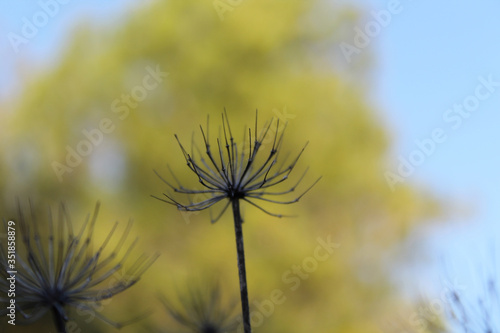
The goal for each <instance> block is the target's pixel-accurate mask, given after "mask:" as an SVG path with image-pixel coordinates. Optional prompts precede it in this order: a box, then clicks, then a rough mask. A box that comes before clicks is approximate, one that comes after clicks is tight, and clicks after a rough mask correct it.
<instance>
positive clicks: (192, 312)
mask: <svg viewBox="0 0 500 333" xmlns="http://www.w3.org/2000/svg"><path fill="white" fill-rule="evenodd" d="M178 298H179V302H178V303H180V304H179V305H178V306H175V305H174V304H173V303H172V302H170V301H168V300H167V299H166V298H165V297H160V300H161V301H162V303H163V305H164V306H165V309H166V310H167V312H168V313H169V314H170V316H171V317H172V318H174V319H175V321H176V322H177V323H179V324H180V326H182V327H184V328H185V332H192V333H231V332H236V328H237V326H238V320H237V319H238V317H237V316H234V315H233V313H234V304H227V305H225V304H223V301H222V298H221V293H220V287H219V284H216V283H213V284H210V285H208V286H207V287H205V288H196V287H189V289H188V290H187V292H186V294H184V295H182V294H180V293H179V295H178Z"/></svg>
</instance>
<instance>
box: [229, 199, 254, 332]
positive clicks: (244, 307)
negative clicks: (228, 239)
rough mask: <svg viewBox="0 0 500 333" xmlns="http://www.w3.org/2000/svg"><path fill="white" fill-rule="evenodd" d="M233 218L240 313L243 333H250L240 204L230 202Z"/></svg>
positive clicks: (235, 200) (233, 201)
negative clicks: (241, 314)
mask: <svg viewBox="0 0 500 333" xmlns="http://www.w3.org/2000/svg"><path fill="white" fill-rule="evenodd" d="M232 204H233V207H232V208H233V216H234V232H235V236H236V252H237V254H238V273H239V276H240V297H241V311H242V313H243V327H244V332H245V333H251V332H252V328H251V327H250V306H249V304H248V288H247V273H246V268H245V249H244V247H243V229H242V227H241V223H242V222H243V221H242V220H241V214H240V202H239V200H238V199H234V200H232Z"/></svg>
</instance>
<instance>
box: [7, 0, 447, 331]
mask: <svg viewBox="0 0 500 333" xmlns="http://www.w3.org/2000/svg"><path fill="white" fill-rule="evenodd" d="M351 19H352V13H351V11H350V10H346V11H344V10H343V9H342V8H341V7H338V6H333V5H331V4H330V5H326V4H325V2H322V1H291V2H287V3H286V4H285V3H283V2H281V1H274V0H273V1H269V0H267V1H264V0H259V1H257V0H255V1H242V2H241V3H240V5H239V6H236V7H233V10H232V11H227V12H225V13H224V20H223V21H221V20H220V17H219V15H218V13H217V11H216V10H215V9H214V7H213V5H212V3H211V2H210V1H206V2H199V1H194V0H191V1H188V0H184V1H162V2H154V3H153V4H151V5H150V6H145V7H143V8H141V9H139V10H138V11H136V12H134V13H131V14H130V16H129V17H128V18H127V19H126V20H125V21H124V22H123V23H121V24H119V25H118V26H117V27H115V28H113V29H109V28H103V27H100V26H96V25H95V24H93V23H90V22H88V23H86V24H82V25H81V26H80V27H79V28H78V30H77V31H75V33H74V34H73V36H72V38H71V40H70V41H68V47H67V49H66V51H65V52H64V54H62V55H61V57H60V60H59V61H58V62H57V64H56V65H54V67H53V68H51V69H50V70H48V71H46V73H44V74H40V75H36V76H34V77H32V78H29V80H27V81H26V83H25V89H24V91H23V93H22V95H21V96H20V97H19V100H18V101H16V103H15V105H16V106H15V112H12V113H11V117H9V119H7V123H6V126H5V127H6V133H4V134H2V135H3V136H5V137H6V138H7V139H6V140H8V142H9V144H8V145H7V144H6V143H5V141H4V142H3V143H2V151H3V154H2V155H3V158H4V159H5V160H8V163H6V164H5V166H3V165H2V166H1V167H0V172H1V173H2V177H0V179H2V180H1V181H2V182H5V186H2V189H4V190H3V196H4V198H5V200H4V202H5V203H4V206H5V207H3V208H4V209H5V210H7V211H8V209H9V208H8V206H9V205H11V204H13V203H14V196H16V195H18V196H21V197H25V196H30V197H32V198H33V199H34V200H39V201H48V202H57V201H58V200H60V199H64V200H66V201H67V202H68V205H69V206H70V208H74V209H72V210H74V211H75V213H78V210H81V211H84V210H85V209H86V208H87V207H88V206H89V205H91V204H92V203H93V202H95V200H96V199H99V200H101V202H102V203H103V206H104V207H106V209H105V212H102V214H103V216H104V217H103V219H105V218H106V217H108V218H110V219H111V218H112V219H115V218H116V217H117V216H118V217H119V220H121V221H126V220H127V219H128V218H129V217H130V218H133V219H134V220H135V221H136V223H135V227H134V229H135V230H136V231H137V233H138V234H139V235H140V237H141V239H146V240H147V241H148V243H149V248H148V246H146V247H143V250H144V251H145V252H148V251H149V252H151V253H152V252H154V251H156V250H160V251H161V252H162V256H161V257H160V258H159V259H158V260H157V261H156V263H155V265H153V266H152V267H151V268H150V270H149V271H148V272H147V274H145V276H144V277H143V279H147V283H144V282H145V281H141V282H140V283H139V286H140V287H137V288H132V289H135V290H130V294H131V295H132V296H131V297H129V298H127V299H126V300H124V301H120V302H116V303H113V306H108V307H106V309H104V311H105V313H106V315H107V316H108V317H112V319H113V320H116V321H120V320H121V319H127V316H128V314H127V313H128V311H133V312H134V311H136V309H137V306H138V304H140V305H139V307H140V308H141V309H148V308H158V307H159V306H158V301H157V299H156V298H155V294H156V293H157V292H158V291H160V292H161V293H162V294H165V295H169V294H174V295H175V284H176V283H177V282H179V281H181V280H183V279H184V278H186V277H187V276H190V275H193V274H194V275H197V274H201V275H203V274H204V272H207V271H209V272H213V271H217V272H218V273H219V274H220V277H219V278H220V279H221V281H224V283H223V284H222V287H223V294H225V295H227V297H236V296H237V294H238V293H237V291H238V285H237V268H236V255H235V251H234V246H235V244H234V236H233V234H232V233H233V230H232V228H233V226H232V222H231V219H230V217H229V216H228V215H226V216H224V217H223V218H222V219H221V221H220V222H218V223H217V224H215V225H210V223H208V221H209V216H208V214H207V213H205V212H204V213H200V214H189V213H180V212H178V211H176V210H175V209H174V208H173V207H168V206H166V205H164V204H162V203H161V202H159V201H157V200H154V199H152V198H150V197H149V195H150V194H155V195H160V194H161V192H162V191H163V190H164V189H165V187H164V184H163V183H161V181H160V180H159V179H158V178H157V177H156V176H155V175H154V173H153V172H152V170H153V169H156V170H158V171H160V172H161V173H162V174H168V169H167V167H166V165H167V164H169V165H171V166H172V169H174V170H185V169H183V168H182V166H183V165H184V164H185V161H184V159H183V157H182V153H181V152H180V150H179V147H178V146H177V143H176V141H175V139H174V133H177V134H178V135H179V136H180V137H181V138H182V139H183V141H184V142H189V140H190V136H191V133H192V132H193V130H194V129H196V128H197V126H198V125H199V124H203V125H205V121H206V116H207V114H210V115H211V118H212V125H213V131H214V134H217V131H218V127H217V126H218V124H219V123H220V121H219V119H220V118H219V117H220V114H221V113H222V111H223V108H224V107H225V108H226V109H227V112H228V115H229V117H230V119H231V122H232V126H233V127H234V129H235V132H236V129H242V128H243V125H244V124H247V125H252V124H253V121H254V112H255V109H259V112H260V114H261V115H262V119H268V118H269V117H270V116H273V115H274V116H276V117H278V118H280V119H281V120H285V121H288V128H287V131H286V133H285V136H286V139H285V141H284V142H285V147H284V148H283V150H284V151H291V152H296V151H297V150H298V149H300V148H301V147H302V145H303V143H304V142H305V141H307V140H309V141H310V144H309V146H308V147H307V149H306V151H305V153H304V156H303V157H302V158H301V162H300V163H299V165H298V166H297V168H296V169H297V173H294V174H292V175H293V176H294V177H296V179H298V177H299V176H300V171H301V168H302V170H303V169H305V168H306V167H307V166H309V167H310V172H309V175H308V177H306V179H305V181H304V184H307V183H308V182H309V184H310V183H311V182H312V181H313V180H314V179H315V178H317V176H319V175H322V176H323V179H322V181H321V182H320V183H318V184H317V186H316V187H315V188H314V189H313V190H312V191H311V193H309V194H308V195H307V196H305V197H304V198H303V199H302V200H301V204H300V205H292V206H286V207H278V208H279V209H280V213H283V214H292V215H298V217H297V218H290V219H278V218H273V217H270V216H267V215H265V214H263V213H262V212H260V211H258V210H256V209H254V208H253V207H250V206H248V205H247V206H245V205H244V206H243V216H244V219H245V220H248V221H249V223H244V225H243V227H244V229H245V231H244V232H245V249H246V254H247V265H248V266H247V267H248V272H249V274H248V280H249V292H250V295H251V297H253V298H254V299H255V302H254V310H255V311H257V312H258V311H259V306H258V305H257V304H260V305H261V304H263V303H262V302H264V301H266V300H269V299H272V296H271V295H273V292H275V291H276V290H278V291H281V292H282V297H281V298H279V299H280V300H282V301H283V302H281V303H280V304H275V305H274V309H273V311H272V314H270V315H269V317H267V316H266V315H265V314H263V315H262V317H263V320H262V321H263V323H262V325H261V326H260V327H258V326H259V325H255V323H254V325H253V326H254V328H255V331H257V332H285V331H286V332H318V333H319V332H349V333H357V332H360V333H361V332H362V333H370V332H380V330H381V329H380V318H382V317H386V316H388V315H390V314H391V309H389V308H388V307H387V306H385V305H387V304H388V302H389V299H391V298H392V297H394V296H395V292H396V291H395V290H394V289H393V287H391V283H390V269H393V268H396V264H394V265H391V263H389V266H388V265H387V264H386V262H385V259H386V258H387V255H388V253H389V252H390V251H393V250H394V249H397V248H398V246H400V245H401V244H402V243H403V242H404V241H405V238H406V237H407V236H408V235H409V233H410V232H411V231H412V230H414V228H415V227H416V226H418V225H420V224H422V223H424V221H427V219H428V218H429V217H431V216H432V215H433V214H435V213H436V212H437V206H436V204H435V203H434V202H433V201H432V200H431V199H429V196H428V195H424V193H421V192H420V191H418V190H417V189H415V188H412V187H410V186H401V187H399V188H398V189H397V190H396V191H395V192H391V190H390V189H389V187H388V186H387V184H386V183H385V180H384V177H383V172H384V170H385V162H386V158H387V151H388V148H389V138H388V135H387V132H386V129H385V128H384V124H383V122H382V121H380V120H379V116H378V115H377V114H375V112H374V110H373V108H372V107H371V106H370V105H369V103H368V101H367V99H366V97H365V94H364V92H363V91H362V89H359V88H357V85H356V84H353V83H349V82H348V80H346V79H345V78H343V77H342V76H341V75H339V74H338V72H337V71H336V64H335V62H334V61H333V59H334V57H333V55H332V51H331V49H332V48H333V47H336V44H335V41H337V40H339V39H341V38H342V35H340V32H339V31H340V30H339V29H337V27H339V26H340V25H341V24H342V22H344V21H346V20H351ZM154 72H156V74H152V73H154ZM166 73H168V75H167V74H166ZM144 92H145V94H146V96H144V98H142V97H141V98H138V99H137V100H134V99H133V98H132V99H128V100H127V97H126V96H127V95H131V94H132V95H133V94H135V96H136V97H137V96H141V95H138V94H139V93H144ZM103 119H108V120H109V121H108V120H103ZM96 129H99V132H100V133H101V135H102V137H100V136H99V135H98V134H96V133H97V132H96V131H97V130H96ZM84 130H85V131H87V133H91V134H92V133H94V135H95V136H94V137H93V138H94V140H95V142H99V144H97V145H92V146H91V148H89V149H90V152H89V154H88V155H87V156H82V157H81V162H80V163H76V162H75V160H73V162H75V163H74V164H75V166H74V167H70V169H71V172H70V171H68V170H69V169H64V167H63V169H61V165H63V166H66V167H68V163H67V161H66V159H67V155H68V150H67V147H69V148H70V149H74V150H77V148H78V145H79V144H80V148H82V149H83V147H84V146H83V144H81V142H83V141H89V139H88V138H87V137H86V135H85V134H84V132H83V131H84ZM237 133H238V134H236V135H239V136H238V139H239V138H240V136H241V135H243V133H241V132H240V131H239V130H238V131H237ZM91 134H90V135H91ZM195 135H196V136H197V137H196V138H195V141H196V142H200V137H199V133H198V131H196V134H195ZM99 138H101V139H99ZM188 146H189V145H188ZM87 148H88V147H87ZM54 162H57V163H59V164H57V163H54ZM58 167H59V169H58V170H59V176H58V175H57V173H58V172H56V171H55V169H54V168H58ZM61 170H65V171H64V172H63V171H61ZM294 172H295V171H294ZM177 176H178V177H179V178H180V180H181V181H182V182H183V183H184V182H189V179H188V177H190V176H191V175H190V174H188V173H187V172H186V174H177ZM292 178H293V177H292ZM60 180H61V181H60ZM290 182H293V179H292V180H290ZM2 185H3V184H2ZM299 190H300V189H298V190H297V191H299ZM298 193H299V192H298ZM5 210H4V211H5ZM96 229H97V226H96ZM102 232H104V231H102ZM328 241H330V242H334V243H338V244H339V246H338V247H336V248H335V249H334V250H332V251H331V253H330V252H328V251H326V250H317V249H318V247H320V246H321V244H322V242H323V243H324V242H328ZM318 252H321V254H322V256H321V258H326V259H324V260H323V261H321V260H318V259H317V258H316V257H315V255H317V253H318ZM308 258H312V259H308ZM314 262H315V263H316V265H313V264H314ZM296 265H298V266H304V265H305V269H306V270H307V269H309V270H310V272H307V271H306V270H304V268H300V269H301V272H300V273H298V272H297V269H298V268H297V267H298V266H296ZM308 265H310V266H308ZM134 293H135V294H134ZM283 298H284V300H283ZM251 302H252V301H251ZM260 313H261V314H262V311H260ZM254 316H257V315H254ZM123 317H125V318H123ZM166 318H167V316H166V314H165V313H162V312H161V311H159V312H157V313H155V314H154V315H153V316H152V317H151V318H150V321H151V322H153V323H156V324H158V325H169V323H170V322H169V321H168V320H167V319H166ZM290 318H293V319H292V320H290ZM254 320H257V317H255V319H254ZM92 324H94V323H93V322H92V323H91V325H92ZM96 325H97V324H96ZM96 327H99V329H103V330H104V329H107V327H102V326H99V325H97V326H96ZM136 330H137V327H135V328H134V327H126V328H124V329H122V332H135V331H136ZM96 331H97V328H96ZM110 331H111V330H110Z"/></svg>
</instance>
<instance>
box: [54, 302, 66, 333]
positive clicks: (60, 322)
mask: <svg viewBox="0 0 500 333" xmlns="http://www.w3.org/2000/svg"><path fill="white" fill-rule="evenodd" d="M52 316H53V318H54V323H55V324H56V329H57V332H58V333H67V332H68V331H67V330H66V319H64V316H63V314H62V313H60V312H59V310H58V309H57V308H55V307H53V308H52Z"/></svg>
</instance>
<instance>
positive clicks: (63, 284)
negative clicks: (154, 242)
mask: <svg viewBox="0 0 500 333" xmlns="http://www.w3.org/2000/svg"><path fill="white" fill-rule="evenodd" d="M99 206H100V204H99V203H97V204H96V207H95V209H94V212H93V214H92V217H90V215H87V218H86V220H85V222H84V224H83V225H82V227H81V229H80V230H78V231H75V230H74V229H73V224H72V222H71V220H70V216H69V214H68V213H67V211H66V208H65V206H64V205H63V204H61V205H60V206H59V209H58V212H57V219H55V220H54V219H53V216H52V212H51V210H50V209H49V214H48V216H47V218H46V219H45V218H43V217H42V218H40V216H38V215H37V214H36V213H35V212H34V209H33V207H32V205H31V203H30V209H29V212H28V214H25V212H23V209H22V207H21V205H20V204H18V216H17V217H16V218H14V219H13V220H12V221H14V223H15V225H16V236H17V242H16V245H17V247H16V254H15V270H16V271H17V273H16V274H15V286H16V289H15V301H16V303H15V304H16V311H17V312H18V313H20V314H21V315H22V317H23V318H21V319H23V320H22V321H23V322H24V323H27V324H29V323H33V322H35V321H37V320H38V319H40V318H41V317H42V316H44V315H45V314H46V313H48V312H50V313H52V315H53V317H54V321H55V324H56V326H57V329H58V332H65V331H66V330H65V325H66V322H68V320H69V319H70V315H69V310H70V309H71V308H76V309H78V310H80V311H81V310H84V311H86V313H89V312H88V311H91V312H90V313H95V315H96V317H98V318H99V319H101V320H103V321H105V322H107V323H108V324H111V325H113V326H115V327H121V326H122V325H123V323H116V322H113V321H111V320H109V319H107V318H106V317H104V316H103V315H102V314H100V313H99V311H97V310H96V309H100V308H101V305H102V303H104V302H103V301H104V300H107V299H109V298H111V297H113V296H115V295H117V294H119V293H121V292H123V291H125V290H126V289H128V288H130V287H131V286H133V285H134V284H135V283H136V282H137V281H139V279H140V277H141V275H142V274H143V273H144V272H145V271H146V269H148V268H149V266H150V265H151V264H152V263H153V262H154V261H155V259H156V258H157V256H158V255H157V254H156V255H154V256H152V257H147V256H145V255H141V256H139V257H138V258H137V259H136V260H135V261H134V262H133V263H132V264H131V265H130V266H129V267H128V269H126V270H124V269H123V267H124V264H125V262H126V261H127V259H128V258H129V256H130V255H131V254H132V253H133V252H134V248H135V245H136V243H137V239H136V240H135V241H133V242H132V243H131V244H130V245H128V246H127V247H124V244H125V243H126V240H127V236H128V235H129V233H130V229H131V227H132V223H131V222H129V223H128V225H127V227H126V228H125V230H124V231H123V234H122V235H121V237H119V239H118V241H116V242H115V245H114V248H112V249H111V250H110V251H108V247H109V246H108V245H109V244H110V243H112V241H111V239H112V238H113V236H114V234H115V231H116V229H117V226H118V222H116V223H115V224H114V226H113V227H112V229H111V231H110V232H109V234H108V235H107V237H106V238H105V240H104V241H103V242H102V243H101V244H100V245H99V247H98V248H97V250H95V249H94V248H93V247H94V245H93V237H94V226H95V223H96V220H97V215H98V211H99ZM40 220H45V221H44V222H46V224H40ZM4 226H5V229H6V231H7V222H6V220H5V219H4ZM9 230H11V229H9ZM40 230H46V231H47V232H46V233H45V235H46V237H44V236H43V235H42V233H41V232H40ZM7 248H8V247H7V238H1V239H0V264H1V266H2V269H1V271H0V276H1V279H0V290H1V292H2V296H1V298H0V303H4V305H2V309H6V304H5V303H8V302H9V301H10V300H9V299H8V298H6V295H7V291H8V290H9V283H8V281H7V277H9V276H10V274H9V273H7V271H12V270H14V269H12V267H9V264H10V263H12V262H11V261H9V259H12V258H11V256H9V253H8V252H7ZM6 313H7V312H6V310H1V311H0V315H2V316H3V315H5V314H6Z"/></svg>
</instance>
